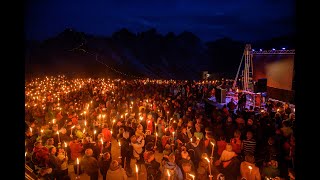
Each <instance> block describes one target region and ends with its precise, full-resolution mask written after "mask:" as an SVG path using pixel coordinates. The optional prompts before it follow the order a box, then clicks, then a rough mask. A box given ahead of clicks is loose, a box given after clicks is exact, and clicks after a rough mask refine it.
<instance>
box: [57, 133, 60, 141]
mask: <svg viewBox="0 0 320 180" xmlns="http://www.w3.org/2000/svg"><path fill="white" fill-rule="evenodd" d="M57 134H58V140H59V143H60V136H59V131H57Z"/></svg>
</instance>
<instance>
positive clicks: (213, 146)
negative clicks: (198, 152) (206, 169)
mask: <svg viewBox="0 0 320 180" xmlns="http://www.w3.org/2000/svg"><path fill="white" fill-rule="evenodd" d="M211 144H212V150H211V158H212V159H213V150H214V143H213V142H211Z"/></svg>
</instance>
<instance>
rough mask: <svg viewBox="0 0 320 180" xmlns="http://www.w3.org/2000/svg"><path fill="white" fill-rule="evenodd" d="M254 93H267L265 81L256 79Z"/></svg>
mask: <svg viewBox="0 0 320 180" xmlns="http://www.w3.org/2000/svg"><path fill="white" fill-rule="evenodd" d="M254 92H267V79H266V78H264V79H258V82H257V83H256V87H254Z"/></svg>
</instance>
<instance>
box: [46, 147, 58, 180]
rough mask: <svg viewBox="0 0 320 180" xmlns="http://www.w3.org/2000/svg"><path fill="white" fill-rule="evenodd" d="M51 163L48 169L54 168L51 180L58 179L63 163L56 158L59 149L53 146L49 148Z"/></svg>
mask: <svg viewBox="0 0 320 180" xmlns="http://www.w3.org/2000/svg"><path fill="white" fill-rule="evenodd" d="M49 153H50V154H49V161H48V167H49V168H52V173H51V174H50V179H56V178H57V177H58V171H59V169H60V167H61V162H60V161H59V159H58V157H57V156H56V153H57V148H56V147H54V146H52V147H50V148H49Z"/></svg>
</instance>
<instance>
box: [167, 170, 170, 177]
mask: <svg viewBox="0 0 320 180" xmlns="http://www.w3.org/2000/svg"><path fill="white" fill-rule="evenodd" d="M167 174H168V176H169V177H170V171H169V169H167Z"/></svg>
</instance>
